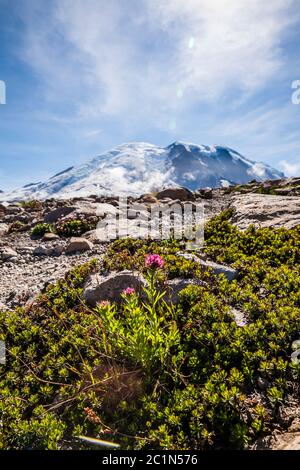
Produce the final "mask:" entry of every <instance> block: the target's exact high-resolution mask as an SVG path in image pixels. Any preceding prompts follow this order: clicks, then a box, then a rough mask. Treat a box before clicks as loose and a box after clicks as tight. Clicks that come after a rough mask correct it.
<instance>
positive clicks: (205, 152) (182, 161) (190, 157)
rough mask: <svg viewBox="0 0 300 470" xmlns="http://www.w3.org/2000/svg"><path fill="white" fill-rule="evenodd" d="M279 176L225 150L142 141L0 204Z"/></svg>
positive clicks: (218, 184) (27, 188)
mask: <svg viewBox="0 0 300 470" xmlns="http://www.w3.org/2000/svg"><path fill="white" fill-rule="evenodd" d="M283 176H284V175H283V174H282V173H281V172H280V171H277V170H275V169H274V168H271V167H270V166H268V165H266V164H264V163H258V162H254V161H252V160H249V159H247V158H245V157H243V156H242V155H241V154H239V153H238V152H236V151H235V150H232V149H230V148H228V147H222V146H218V145H215V146H206V145H195V144H188V143H185V142H174V143H173V144H171V145H168V146H167V147H159V146H156V145H153V144H148V143H144V142H133V143H128V144H123V145H119V146H118V147H115V148H114V149H112V150H110V151H108V152H106V153H103V154H101V155H99V156H97V157H95V158H93V159H91V160H89V161H88V162H86V163H84V164H82V165H79V166H76V167H70V168H67V169H66V170H64V171H61V172H59V173H57V174H56V175H54V176H53V177H52V178H50V179H49V180H48V181H45V182H39V183H32V184H27V185H26V186H24V187H23V188H20V189H17V190H15V191H12V192H10V193H5V194H2V195H1V196H0V200H6V201H16V200H22V199H32V198H37V199H47V198H49V197H56V198H64V199H66V198H72V197H86V196H89V195H91V194H95V195H106V196H107V195H110V196H111V195H113V196H115V195H121V194H123V195H125V194H126V195H134V196H138V195H139V194H141V193H142V192H152V191H157V190H158V189H159V188H162V187H170V186H185V187H187V188H189V189H190V190H193V191H194V190H196V189H197V188H200V187H201V188H204V187H211V188H217V187H228V186H229V185H232V184H237V183H247V182H248V181H250V180H252V179H255V180H257V181H263V180H266V179H276V178H281V177H283Z"/></svg>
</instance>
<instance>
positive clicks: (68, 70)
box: [24, 0, 297, 126]
mask: <svg viewBox="0 0 300 470" xmlns="http://www.w3.org/2000/svg"><path fill="white" fill-rule="evenodd" d="M37 5H38V3H37ZM51 5H52V7H51V8H50V10H49V11H48V12H47V16H46V15H45V14H44V12H43V10H42V9H41V8H38V7H37V8H36V9H35V10H33V11H32V12H31V15H29V16H28V18H27V22H28V30H27V34H26V36H25V38H24V51H25V53H24V58H25V59H26V60H27V61H28V62H29V63H30V65H32V66H33V67H34V68H35V70H36V72H37V73H38V74H39V75H40V77H41V78H42V79H43V80H44V84H45V85H46V94H47V98H48V99H50V100H51V99H52V100H55V99H56V100H58V101H59V100H66V99H69V100H70V101H71V102H72V103H73V106H74V112H76V113H77V114H79V115H81V116H83V117H85V118H86V119H90V118H97V117H99V116H102V115H103V114H109V115H122V116H124V115H126V114H127V116H128V119H129V116H131V119H134V116H139V117H140V116H141V115H142V114H143V118H144V121H145V122H147V121H152V122H159V125H160V126H168V125H169V122H170V119H169V117H168V116H167V114H168V113H169V112H176V111H180V110H188V109H189V106H195V104H197V103H199V104H201V103H202V104H203V103H204V104H205V103H211V102H214V103H215V104H216V103H217V102H218V100H219V99H221V98H224V97H226V96H227V95H228V96H229V97H230V95H231V94H232V92H233V91H234V99H235V100H236V99H240V98H241V97H243V96H246V97H249V96H250V95H251V94H252V93H254V92H256V91H257V90H259V89H260V88H261V87H263V86H264V85H265V84H266V82H267V81H268V80H270V79H271V78H272V77H274V74H279V73H280V71H281V70H282V69H281V66H282V65H283V64H284V55H283V54H282V51H281V49H280V45H281V39H282V36H283V35H284V34H285V32H286V31H287V29H288V27H289V26H291V24H292V23H293V22H294V21H295V17H296V16H297V15H296V14H291V10H292V8H293V5H294V1H293V0H272V2H269V1H261V0H243V1H242V2H241V1H240V0H172V1H169V0H141V1H136V0H132V1H131V2H130V4H129V3H128V2H124V1H122V0H114V1H111V2H106V1H104V0H100V1H99V0H85V1H82V0H72V1H71V0H59V1H58V0H56V1H54V2H52V4H51ZM129 5H130V7H131V8H130V9H129ZM43 15H44V16H43ZM230 99H231V97H230ZM128 113H130V114H128Z"/></svg>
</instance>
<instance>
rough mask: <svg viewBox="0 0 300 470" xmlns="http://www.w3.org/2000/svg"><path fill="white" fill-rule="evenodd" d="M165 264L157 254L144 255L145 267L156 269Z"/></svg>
mask: <svg viewBox="0 0 300 470" xmlns="http://www.w3.org/2000/svg"><path fill="white" fill-rule="evenodd" d="M164 264H165V262H164V260H163V259H162V257H161V256H159V255H148V256H147V257H146V261H145V265H146V267H147V268H151V269H157V268H162V267H163V265H164Z"/></svg>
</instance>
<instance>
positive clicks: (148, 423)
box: [0, 212, 300, 450]
mask: <svg viewBox="0 0 300 470" xmlns="http://www.w3.org/2000/svg"><path fill="white" fill-rule="evenodd" d="M231 215H232V213H230V212H226V213H223V214H221V215H220V216H218V217H216V218H214V219H213V220H211V221H210V222H209V223H208V224H207V227H206V246H205V250H206V252H207V254H208V255H209V256H210V257H211V258H212V259H214V260H217V261H221V262H226V263H229V264H232V265H233V266H234V267H235V268H236V269H238V277H237V278H236V279H235V280H233V281H231V282H229V281H227V280H226V278H225V277H224V276H213V275H211V274H209V273H205V272H203V271H202V270H201V268H200V267H199V265H198V264H197V262H195V261H193V260H185V259H183V258H181V257H180V256H178V255H177V254H176V253H177V252H178V251H179V250H180V249H181V246H180V244H179V243H178V242H177V241H174V240H168V241H164V242H160V243H156V242H153V241H150V240H146V241H144V240H129V239H128V240H119V241H117V242H114V243H112V244H110V246H109V247H108V251H107V254H106V256H105V258H104V260H103V262H102V264H101V265H100V266H99V265H97V263H96V262H91V263H89V264H87V265H83V266H81V267H77V268H76V269H74V270H73V271H71V272H70V273H69V274H68V275H67V276H66V278H65V279H62V280H60V281H59V282H57V283H56V284H55V285H51V286H48V287H47V289H46V291H45V292H44V293H43V294H42V295H40V297H39V299H38V300H37V301H36V302H35V303H34V304H33V305H32V307H31V308H30V309H29V310H28V307H27V308H26V309H25V308H18V309H16V310H15V311H11V312H0V339H1V340H4V339H5V341H6V345H7V364H6V365H5V366H0V367H1V369H0V422H1V423H2V428H0V429H1V432H0V448H49V449H50V448H51V449H52V448H55V449H57V448H69V447H72V448H80V447H81V445H80V444H79V443H78V441H76V439H75V437H76V436H78V435H79V434H84V435H87V436H100V437H103V438H104V439H106V440H111V441H113V442H118V443H119V444H121V446H122V448H124V449H142V448H143V449H181V450H185V449H188V450H191V449H206V448H227V449H228V448H245V447H247V446H249V445H250V444H251V443H252V442H253V441H255V440H256V439H257V438H258V437H261V436H264V435H267V434H270V433H272V432H273V431H274V429H280V430H281V431H284V430H285V429H286V428H285V424H284V422H283V421H282V419H280V417H281V416H282V407H284V406H286V405H287V404H288V403H289V402H293V403H297V404H298V406H299V396H300V386H299V377H300V365H299V364H298V362H297V361H292V360H291V353H292V352H293V348H292V345H293V344H296V343H294V342H295V341H296V340H299V325H300V294H299V287H300V268H299V246H300V243H299V241H300V240H299V238H300V237H299V234H300V232H299V229H298V228H295V229H292V230H287V229H272V228H270V229H254V228H253V227H250V228H249V229H248V230H246V231H245V232H241V231H240V230H238V229H237V228H236V227H234V226H232V225H231V224H230V216H231ZM149 253H156V254H159V255H160V256H161V257H162V258H163V259H164V267H163V269H159V270H157V271H155V273H152V277H150V278H148V287H146V289H145V292H143V294H142V295H141V296H138V295H137V294H135V293H134V292H132V291H131V290H129V291H127V292H126V293H124V295H123V296H122V298H121V299H120V301H118V302H117V303H115V304H114V303H107V302H104V303H103V302H102V303H101V304H100V305H98V306H97V307H96V308H95V309H91V308H89V307H88V306H87V305H86V304H85V302H84V300H83V297H82V292H83V286H84V282H85V279H86V278H87V276H88V275H89V274H90V273H91V272H94V271H100V272H103V271H106V270H107V269H117V270H118V269H124V268H134V269H139V270H140V271H141V272H143V274H144V276H146V277H147V276H149V274H151V273H149V271H148V268H147V267H146V266H145V256H146V255H147V254H149ZM178 275H180V276H184V277H187V278H192V277H196V278H197V279H198V280H199V279H200V280H201V281H202V282H201V285H198V286H194V285H190V286H189V287H187V288H186V289H184V290H183V291H182V292H181V294H180V300H179V302H178V303H177V305H167V304H166V303H165V298H164V288H163V283H164V282H165V280H166V279H167V278H172V277H176V276H178ZM129 287H130V286H129ZM233 307H234V308H236V309H239V310H241V311H242V313H243V314H244V315H245V318H246V319H247V321H248V323H247V324H246V325H245V326H243V327H240V326H238V325H237V323H236V320H235V317H234V313H233V311H232V308H233ZM262 384H263V385H262Z"/></svg>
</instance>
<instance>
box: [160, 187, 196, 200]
mask: <svg viewBox="0 0 300 470" xmlns="http://www.w3.org/2000/svg"><path fill="white" fill-rule="evenodd" d="M156 198H157V199H160V200H161V199H165V198H170V199H179V200H180V201H194V200H195V195H194V193H193V192H192V191H190V190H189V189H187V188H183V187H178V188H168V189H163V190H162V191H159V192H158V193H157V194H156Z"/></svg>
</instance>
